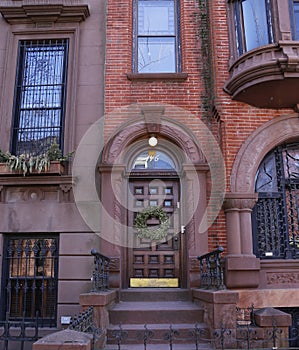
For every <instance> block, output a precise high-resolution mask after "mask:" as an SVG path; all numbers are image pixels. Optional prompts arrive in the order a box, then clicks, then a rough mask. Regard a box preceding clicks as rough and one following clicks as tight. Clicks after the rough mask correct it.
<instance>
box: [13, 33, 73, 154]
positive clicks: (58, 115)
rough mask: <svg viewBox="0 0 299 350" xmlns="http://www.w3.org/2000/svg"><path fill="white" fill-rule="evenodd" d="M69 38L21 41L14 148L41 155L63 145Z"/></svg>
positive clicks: (17, 151)
mask: <svg viewBox="0 0 299 350" xmlns="http://www.w3.org/2000/svg"><path fill="white" fill-rule="evenodd" d="M67 56H68V40H67V39H61V40H36V41H27V40H25V41H20V43H19V50H18V63H17V76H16V86H15V103H14V116H13V128H12V145H11V151H12V153H14V154H16V155H20V154H26V155H27V154H30V155H34V156H36V155H41V154H43V153H45V152H46V151H47V149H48V148H49V146H50V145H51V143H53V141H54V140H56V142H57V143H58V144H59V145H60V148H61V149H62V146H63V128H64V115H65V97H66V76H67Z"/></svg>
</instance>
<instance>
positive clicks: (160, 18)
mask: <svg viewBox="0 0 299 350" xmlns="http://www.w3.org/2000/svg"><path fill="white" fill-rule="evenodd" d="M137 7H138V9H137V30H136V32H137V42H136V49H135V68H134V70H135V71H136V72H139V73H173V72H176V71H177V70H178V53H177V51H178V35H177V28H178V25H177V9H176V1H174V0H172V1H171V0H139V1H137Z"/></svg>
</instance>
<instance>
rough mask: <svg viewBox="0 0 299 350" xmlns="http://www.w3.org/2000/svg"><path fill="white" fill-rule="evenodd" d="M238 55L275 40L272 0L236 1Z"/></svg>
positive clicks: (235, 22)
mask: <svg viewBox="0 0 299 350" xmlns="http://www.w3.org/2000/svg"><path fill="white" fill-rule="evenodd" d="M234 25H235V35H236V45H237V52H238V55H242V54H243V53H245V52H247V51H249V50H252V49H255V48H257V47H259V46H263V45H267V44H270V43H272V42H273V29H272V14H271V4H270V0H236V1H234Z"/></svg>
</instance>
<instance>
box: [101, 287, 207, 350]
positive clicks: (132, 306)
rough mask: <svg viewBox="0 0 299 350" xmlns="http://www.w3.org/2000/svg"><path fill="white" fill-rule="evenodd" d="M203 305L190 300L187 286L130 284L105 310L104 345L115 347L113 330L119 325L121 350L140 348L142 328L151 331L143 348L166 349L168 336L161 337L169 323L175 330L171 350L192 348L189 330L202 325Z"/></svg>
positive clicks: (166, 331)
mask: <svg viewBox="0 0 299 350" xmlns="http://www.w3.org/2000/svg"><path fill="white" fill-rule="evenodd" d="M203 313H204V311H203V309H202V308H201V307H200V306H199V305H197V304H194V303H192V301H191V294H190V291H189V290H184V289H176V288H175V289H173V288H169V289H168V288H153V289H152V288H131V289H127V290H122V291H121V292H120V302H119V303H117V304H116V305H115V306H114V307H113V308H111V309H110V310H109V317H110V326H109V328H108V330H107V338H108V341H107V347H106V348H105V349H107V350H108V349H109V350H110V349H111V350H112V349H113V350H114V349H115V350H117V349H118V347H117V344H116V341H115V338H113V331H114V332H115V331H118V330H119V329H120V328H119V326H120V325H121V328H122V330H123V331H124V332H126V333H127V337H126V339H125V340H124V341H122V343H121V350H135V349H136V350H142V349H144V345H143V332H144V330H145V328H144V325H146V327H147V329H148V330H150V331H152V332H153V333H154V335H153V337H152V338H149V340H148V342H147V347H146V349H147V350H164V349H165V350H166V349H168V350H169V348H170V345H169V340H166V339H164V338H165V334H167V333H168V332H169V331H170V325H171V326H172V328H173V329H174V330H175V331H178V332H179V335H178V336H175V337H174V340H173V350H189V349H190V350H191V349H195V348H196V347H195V341H194V340H193V339H192V335H190V330H195V328H194V327H195V324H198V327H199V328H200V329H206V326H205V324H204V323H203ZM200 349H212V347H211V345H210V344H208V343H202V344H200Z"/></svg>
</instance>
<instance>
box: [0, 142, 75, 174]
mask: <svg viewBox="0 0 299 350" xmlns="http://www.w3.org/2000/svg"><path fill="white" fill-rule="evenodd" d="M72 154H73V152H71V153H68V154H67V155H66V156H62V152H61V150H60V148H59V145H58V144H57V143H56V140H54V141H53V143H52V144H51V146H50V147H49V149H48V150H47V152H46V153H44V154H42V155H38V156H30V155H25V154H20V155H18V156H16V155H13V154H11V153H9V152H6V153H3V152H2V151H1V150H0V173H5V174H7V173H8V172H10V173H14V174H23V175H24V176H25V175H27V174H31V173H38V174H40V173H51V174H60V175H61V174H63V173H64V163H65V162H66V161H68V160H69V159H70V158H71V156H72Z"/></svg>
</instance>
